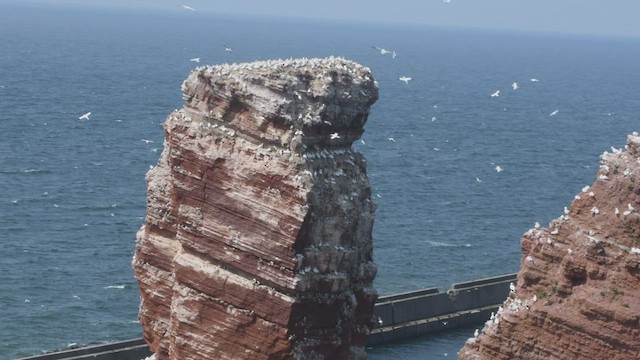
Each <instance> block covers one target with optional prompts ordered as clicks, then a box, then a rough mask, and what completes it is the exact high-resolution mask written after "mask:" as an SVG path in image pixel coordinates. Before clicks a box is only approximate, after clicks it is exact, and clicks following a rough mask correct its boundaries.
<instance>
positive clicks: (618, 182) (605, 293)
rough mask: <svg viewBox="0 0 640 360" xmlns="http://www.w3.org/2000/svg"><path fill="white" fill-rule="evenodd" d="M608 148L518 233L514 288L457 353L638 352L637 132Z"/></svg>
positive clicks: (574, 355) (619, 355)
mask: <svg viewBox="0 0 640 360" xmlns="http://www.w3.org/2000/svg"><path fill="white" fill-rule="evenodd" d="M612 151H613V152H612V153H607V152H605V153H604V154H603V155H602V157H601V162H600V169H599V171H598V174H597V178H596V181H595V183H594V184H593V185H592V186H586V187H585V188H584V189H583V190H582V192H581V193H580V194H578V195H576V197H575V200H574V201H573V202H572V204H571V206H570V207H569V208H567V209H565V214H564V215H562V216H561V217H560V218H558V219H556V220H553V221H552V222H551V223H550V224H549V226H548V227H545V228H540V227H536V228H534V229H531V230H529V231H528V232H527V233H526V234H524V236H523V237H522V241H521V245H522V252H523V254H522V267H521V270H520V272H519V274H518V282H517V284H514V291H512V292H511V294H510V295H509V298H508V299H507V300H506V301H505V302H504V304H503V305H502V309H501V310H500V311H499V312H498V314H497V315H496V316H495V318H494V319H492V320H489V321H487V323H486V324H485V326H484V329H483V330H482V332H481V333H480V334H479V335H478V336H476V337H475V338H472V339H469V340H468V341H467V343H466V345H465V346H464V348H463V349H462V350H461V351H460V352H459V353H458V358H459V359H638V358H640V341H639V340H638V339H640V301H639V299H640V213H639V212H638V211H639V210H640V136H638V134H637V133H633V134H632V135H629V136H628V143H627V146H626V147H625V149H623V150H617V149H613V148H612ZM636 209H638V210H636Z"/></svg>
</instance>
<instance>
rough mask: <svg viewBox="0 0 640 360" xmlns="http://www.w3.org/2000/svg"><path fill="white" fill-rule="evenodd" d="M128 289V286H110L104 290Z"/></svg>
mask: <svg viewBox="0 0 640 360" xmlns="http://www.w3.org/2000/svg"><path fill="white" fill-rule="evenodd" d="M126 287H127V286H126V285H109V286H105V287H103V289H124V288H126Z"/></svg>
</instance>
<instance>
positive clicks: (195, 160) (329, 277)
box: [133, 58, 378, 360]
mask: <svg viewBox="0 0 640 360" xmlns="http://www.w3.org/2000/svg"><path fill="white" fill-rule="evenodd" d="M182 91H183V94H184V99H185V101H186V104H185V106H184V108H183V109H180V110H176V111H174V112H173V113H172V114H170V115H169V116H168V118H167V119H166V121H165V124H164V128H165V144H164V150H163V152H162V155H161V157H160V160H159V162H158V164H157V166H155V167H154V168H153V169H151V170H150V171H149V172H148V174H147V188H148V204H147V217H146V221H145V224H144V225H143V226H142V228H141V229H140V231H139V232H138V234H137V241H136V250H135V256H134V259H133V267H134V270H135V276H136V279H137V280H138V284H139V287H140V295H141V305H140V322H141V324H142V326H143V331H144V337H145V339H146V340H147V342H148V343H149V345H150V346H151V349H152V351H154V352H155V353H156V358H157V359H180V360H186V359H313V358H315V359H363V358H366V354H365V351H364V346H365V341H366V336H367V334H368V332H369V330H370V328H371V324H372V312H373V305H374V301H375V298H376V292H375V290H374V289H373V287H372V281H373V278H374V277H375V273H376V267H375V265H374V263H373V261H372V241H371V240H372V239H371V231H372V226H373V219H374V211H375V205H374V203H373V202H372V201H371V189H370V185H369V181H368V179H367V175H366V169H365V159H364V158H363V156H362V155H361V154H359V153H357V152H354V151H353V149H352V148H351V144H352V142H353V141H354V140H356V139H358V138H359V137H360V136H361V134H362V132H363V125H364V123H365V121H366V120H367V117H368V114H369V109H370V106H371V105H372V104H373V103H374V102H375V101H376V100H377V98H378V90H377V86H376V85H375V84H374V80H373V78H372V76H371V73H370V71H369V69H367V68H365V67H363V66H361V65H359V64H357V63H354V62H352V61H348V60H345V59H341V58H327V59H300V60H276V61H262V62H254V63H246V64H237V65H236V64H234V65H220V66H207V67H200V68H198V69H196V70H195V71H194V72H192V73H191V74H190V75H189V77H188V78H187V79H186V80H185V81H184V83H183V86H182Z"/></svg>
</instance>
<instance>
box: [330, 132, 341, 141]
mask: <svg viewBox="0 0 640 360" xmlns="http://www.w3.org/2000/svg"><path fill="white" fill-rule="evenodd" d="M333 139H340V135H338V133H333V134H331V140H333Z"/></svg>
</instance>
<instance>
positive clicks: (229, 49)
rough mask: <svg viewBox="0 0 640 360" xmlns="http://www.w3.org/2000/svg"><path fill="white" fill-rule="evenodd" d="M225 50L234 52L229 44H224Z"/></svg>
mask: <svg viewBox="0 0 640 360" xmlns="http://www.w3.org/2000/svg"><path fill="white" fill-rule="evenodd" d="M224 51H226V52H233V49H232V48H231V47H229V46H227V45H225V46H224Z"/></svg>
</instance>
